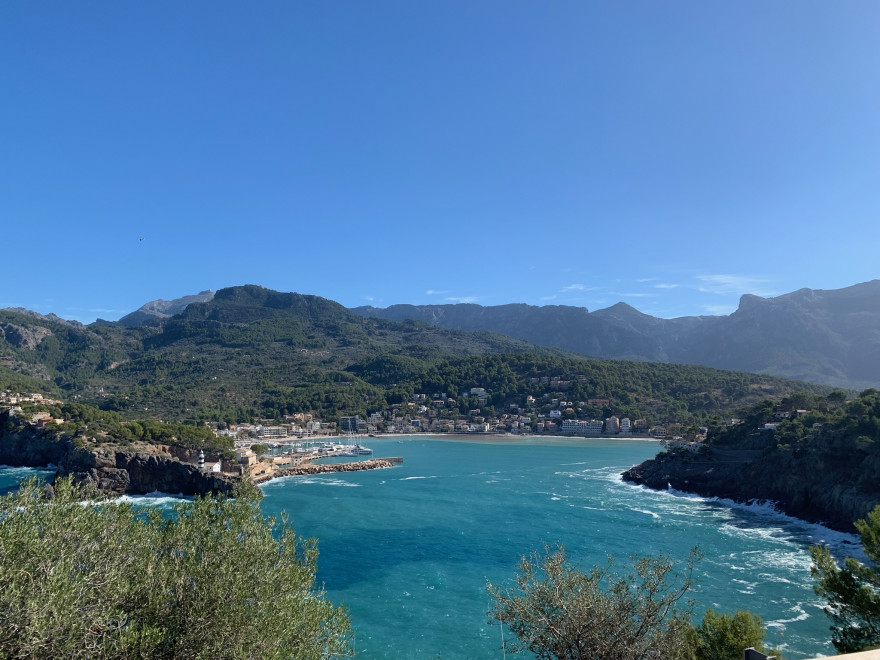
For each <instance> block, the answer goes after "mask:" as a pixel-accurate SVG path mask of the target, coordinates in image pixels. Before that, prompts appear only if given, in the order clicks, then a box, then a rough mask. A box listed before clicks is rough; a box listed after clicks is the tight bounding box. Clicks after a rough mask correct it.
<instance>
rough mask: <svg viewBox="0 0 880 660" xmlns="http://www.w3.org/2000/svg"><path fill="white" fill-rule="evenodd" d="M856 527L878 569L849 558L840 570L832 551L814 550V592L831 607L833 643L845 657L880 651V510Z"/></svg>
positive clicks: (874, 511) (822, 547) (872, 512)
mask: <svg viewBox="0 0 880 660" xmlns="http://www.w3.org/2000/svg"><path fill="white" fill-rule="evenodd" d="M855 526H856V529H857V530H858V532H859V534H860V535H861V537H862V547H863V548H864V550H865V554H866V555H867V556H868V558H869V559H870V560H871V561H872V562H873V563H874V564H875V566H866V565H865V564H863V563H861V562H859V561H857V560H856V559H853V558H852V557H847V558H846V559H845V560H844V562H843V566H842V567H840V566H838V564H837V562H836V561H835V560H834V558H833V557H832V556H831V553H830V552H829V551H828V548H826V547H824V546H813V547H811V548H810V554H811V555H812V557H813V566H812V569H811V570H812V573H813V577H814V578H815V579H816V580H817V584H816V585H815V587H814V589H815V591H816V593H817V594H819V595H820V596H822V597H824V598H825V600H826V601H827V603H828V604H827V605H826V606H825V608H824V609H825V613H826V614H827V615H828V616H829V617H830V618H831V622H832V624H831V641H832V643H833V644H834V647H835V648H836V649H837V650H838V651H840V652H841V653H853V652H856V651H861V650H864V649H871V648H877V647H880V571H878V569H877V567H876V564H878V563H880V506H877V507H875V508H874V510H873V511H871V512H870V513H869V514H868V517H867V519H865V520H857V521H856V522H855Z"/></svg>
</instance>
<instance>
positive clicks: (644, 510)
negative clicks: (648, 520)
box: [631, 509, 660, 520]
mask: <svg viewBox="0 0 880 660" xmlns="http://www.w3.org/2000/svg"><path fill="white" fill-rule="evenodd" d="M631 510H632V511H635V512H636V513H644V514H645V515H646V516H651V517H652V518H655V519H656V520H659V519H660V514H659V513H654V512H653V511H648V510H646V509H631Z"/></svg>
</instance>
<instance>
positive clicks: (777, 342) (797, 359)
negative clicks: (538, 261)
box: [352, 280, 880, 389]
mask: <svg viewBox="0 0 880 660" xmlns="http://www.w3.org/2000/svg"><path fill="white" fill-rule="evenodd" d="M352 311H354V312H356V313H358V314H361V315H363V316H368V317H380V318H384V319H390V320H402V319H417V320H422V321H426V322H428V323H431V324H433V325H437V326H440V327H443V328H452V329H458V330H490V331H494V332H499V333H503V334H507V335H510V336H511V337H516V338H518V339H524V340H526V341H529V342H532V343H535V344H540V345H543V346H555V347H558V348H562V349H564V350H567V351H572V352H575V353H582V354H584V355H589V356H592V357H600V358H609V359H624V360H647V361H652V362H675V363H681V364H699V365H704V366H709V367H716V368H719V369H735V370H738V371H751V372H754V373H764V374H770V375H774V376H784V377H786V378H796V379H799V380H807V381H812V382H816V383H823V384H826V385H833V386H836V387H848V388H853V389H862V388H865V387H875V386H878V385H880V280H872V281H870V282H865V283H863V284H856V285H854V286H850V287H846V288H843V289H836V290H813V289H799V290H798V291H794V292H792V293H788V294H785V295H782V296H778V297H775V298H761V297H759V296H754V295H744V296H742V298H741V299H740V303H739V308H738V309H737V310H736V311H735V312H734V313H733V314H730V315H729V316H684V317H680V318H674V319H662V318H656V317H653V316H649V315H647V314H643V313H641V312H639V311H638V310H637V309H635V308H633V307H631V306H629V305H627V304H625V303H618V304H616V305H614V306H612V307H609V308H607V309H600V310H597V311H595V312H588V311H587V310H586V309H585V308H583V307H568V306H562V305H547V306H544V307H536V306H532V305H525V304H511V305H497V306H492V307H483V306H481V305H475V304H457V305H419V306H414V305H392V306H391V307H387V308H384V309H379V308H376V307H369V306H367V307H357V308H354V309H353V310H352Z"/></svg>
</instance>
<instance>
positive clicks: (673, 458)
mask: <svg viewBox="0 0 880 660" xmlns="http://www.w3.org/2000/svg"><path fill="white" fill-rule="evenodd" d="M864 459H865V456H864V455H863V454H861V453H860V452H858V451H841V452H835V453H834V454H830V453H827V454H818V453H813V454H803V455H795V453H793V452H770V453H766V452H763V451H760V450H730V449H728V450H725V449H712V448H706V449H705V450H703V451H701V452H699V453H698V454H695V455H691V454H689V453H687V452H677V453H660V454H658V455H657V456H656V457H655V458H653V459H649V460H647V461H645V462H644V463H641V464H640V465H636V466H634V467H632V468H630V469H629V470H627V471H626V472H624V473H623V475H622V476H623V479H624V480H625V481H628V482H631V483H636V484H642V485H645V486H647V487H649V488H654V489H656V490H666V489H667V488H673V489H675V490H680V491H684V492H688V493H695V494H697V495H701V496H705V497H722V498H727V499H731V500H734V501H736V502H753V501H761V500H767V501H772V502H773V503H774V504H775V506H776V507H777V509H778V510H780V511H782V512H783V513H786V514H788V515H791V516H795V517H797V518H800V519H802V520H807V521H810V522H816V523H822V524H823V525H826V526H828V527H831V528H832V529H837V530H840V531H845V532H853V531H854V529H855V528H854V527H853V522H854V521H855V520H858V519H860V518H864V517H865V516H866V515H867V514H868V512H869V511H871V510H872V509H873V508H874V507H875V506H877V504H880V484H874V483H867V482H866V480H865V479H863V478H860V477H859V475H867V474H872V473H873V472H874V470H873V469H868V468H870V467H876V466H865V465H864V464H863V462H864Z"/></svg>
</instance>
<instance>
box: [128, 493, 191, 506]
mask: <svg viewBox="0 0 880 660" xmlns="http://www.w3.org/2000/svg"><path fill="white" fill-rule="evenodd" d="M192 499H193V498H192V496H191V495H184V494H183V493H178V494H177V495H172V494H171V493H163V492H161V491H153V492H152V493H147V494H146V495H121V496H120V497H117V498H115V499H113V500H111V502H127V503H129V504H135V505H138V506H158V507H162V506H170V505H172V504H176V503H178V502H187V501H190V502H191V501H192Z"/></svg>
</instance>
